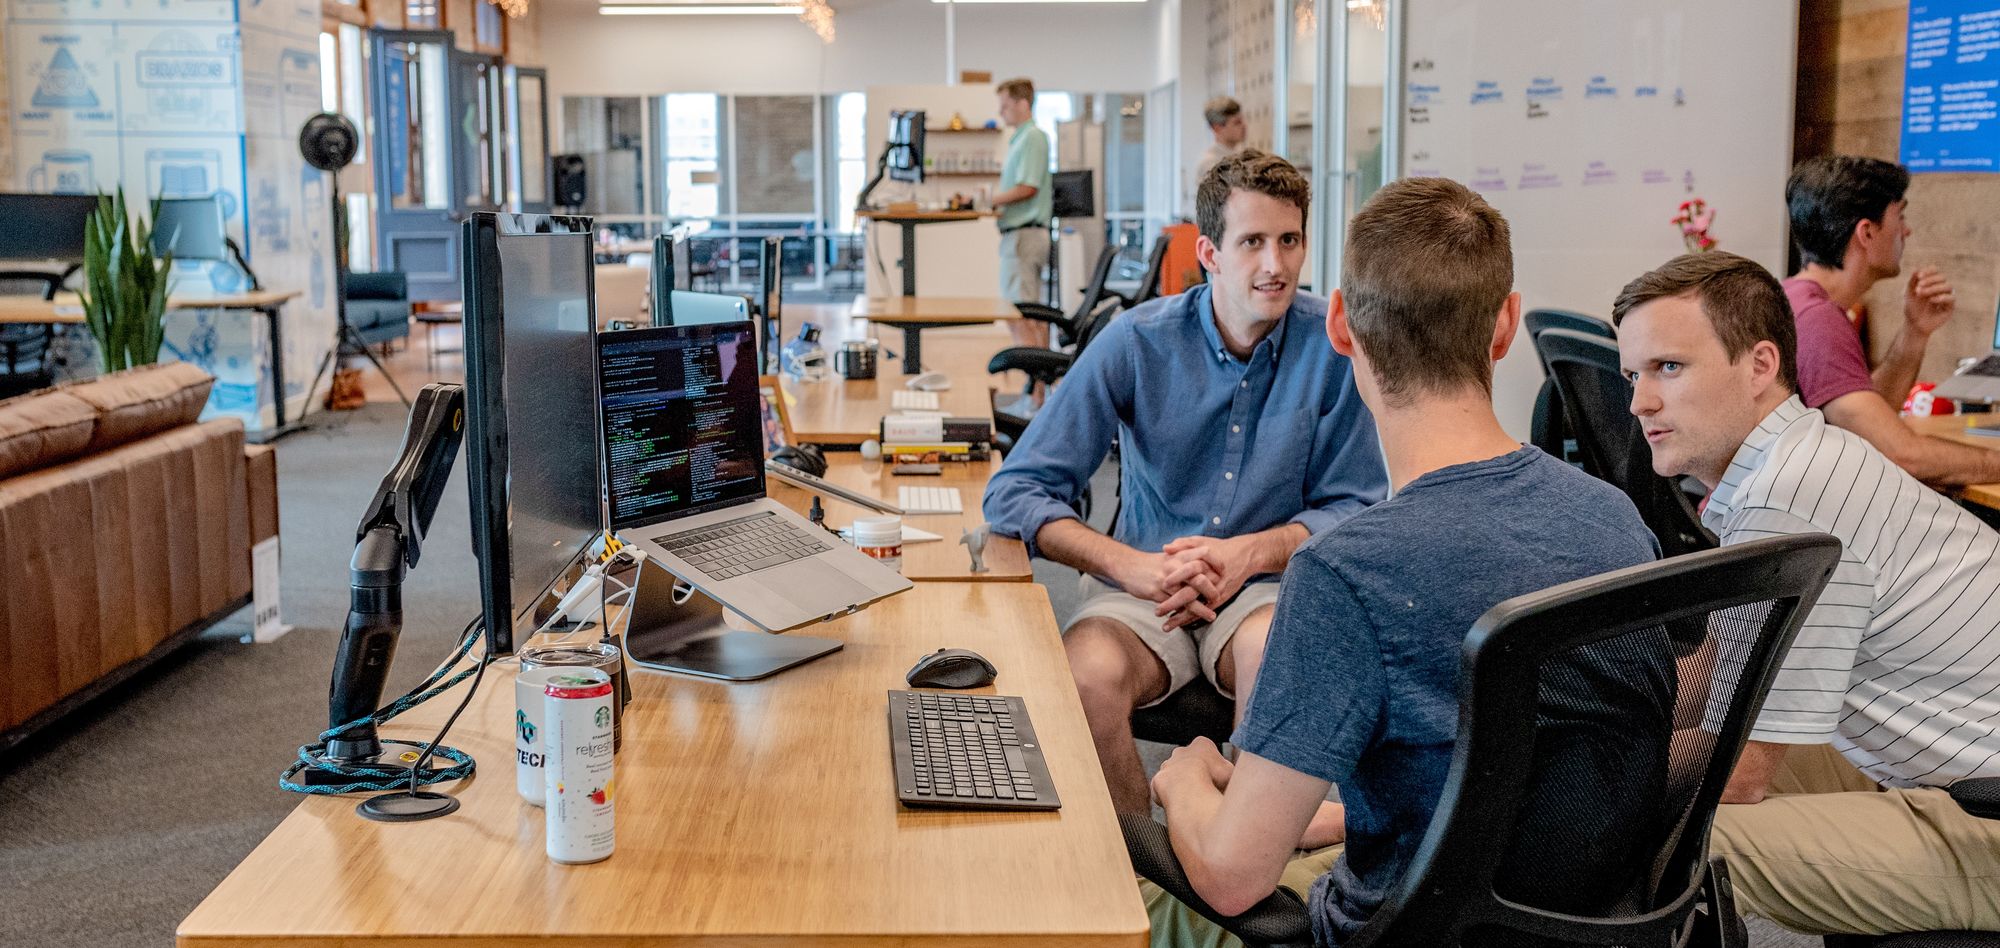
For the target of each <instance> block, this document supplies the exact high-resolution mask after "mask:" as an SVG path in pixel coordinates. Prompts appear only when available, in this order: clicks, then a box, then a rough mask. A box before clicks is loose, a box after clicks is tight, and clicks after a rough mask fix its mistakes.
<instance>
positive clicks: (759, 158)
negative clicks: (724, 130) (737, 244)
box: [730, 96, 819, 220]
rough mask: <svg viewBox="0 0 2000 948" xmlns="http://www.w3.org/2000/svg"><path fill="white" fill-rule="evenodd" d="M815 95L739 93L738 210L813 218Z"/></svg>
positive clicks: (736, 119) (735, 127)
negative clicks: (748, 94)
mask: <svg viewBox="0 0 2000 948" xmlns="http://www.w3.org/2000/svg"><path fill="white" fill-rule="evenodd" d="M814 118H815V116H814V101H813V97H812V96H737V97H736V99H735V115H734V121H732V122H731V125H730V127H731V130H732V131H733V132H734V133H735V134H734V136H733V141H732V145H733V147H732V148H731V149H730V151H731V154H732V156H733V157H734V161H732V162H731V166H732V170H733V172H734V173H733V174H732V175H731V180H732V181H733V182H734V183H735V192H736V193H735V204H736V207H735V212H736V215H737V216H738V217H747V216H750V215H757V214H765V215H773V214H775V215H784V216H786V217H792V218H801V217H802V218H805V219H808V220H810V219H812V218H814V217H816V216H817V215H818V211H819V202H818V200H817V199H816V197H817V196H816V195H815V194H814V189H813V186H814V184H815V183H816V182H817V181H818V180H819V174H818V169H817V168H816V167H815V165H814V161H813V155H814V152H815V151H816V150H817V149H816V146H817V144H818V143H817V142H816V141H815V140H814V139H815V138H817V137H818V136H817V135H816V134H815V133H814V127H815V126H814V121H813V120H814Z"/></svg>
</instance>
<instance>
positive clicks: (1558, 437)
mask: <svg viewBox="0 0 2000 948" xmlns="http://www.w3.org/2000/svg"><path fill="white" fill-rule="evenodd" d="M1521 322H1522V324H1523V325H1525V326H1527V327H1528V340H1529V342H1531V343H1532V342H1534V340H1536V339H1539V338H1541V335H1542V330H1544V329H1567V330H1569V331H1571V332H1580V333H1583V334H1585V335H1591V336H1603V337H1604V338H1606V339H1616V338H1618V331H1617V330H1616V329H1613V328H1612V326H1611V324H1610V323H1607V322H1605V321H1604V320H1601V319H1598V318H1597V317H1595V316H1586V315H1584V314H1582V313H1573V312H1570V311H1569V310H1566V309H1531V310H1529V311H1528V314H1527V315H1526V316H1523V317H1521ZM1535 357H1536V358H1537V359H1540V358H1541V351H1540V349H1539V348H1538V349H1537V350H1536V352H1535ZM1542 376H1543V378H1542V388H1541V391H1539V392H1536V393H1535V415H1534V420H1533V421H1531V422H1530V423H1529V435H1528V440H1529V441H1530V442H1531V443H1532V444H1534V446H1535V447H1538V448H1541V449H1542V450H1543V451H1545V452H1547V453H1548V454H1549V455H1550V456H1551V457H1555V458H1559V459H1561V460H1564V461H1570V462H1572V463H1574V462H1575V461H1576V439H1574V438H1572V437H1570V433H1569V424H1568V422H1567V421H1566V420H1565V419H1564V418H1563V407H1562V396H1561V395H1559V394H1557V392H1556V382H1555V378H1554V377H1553V376H1552V375H1551V374H1550V372H1549V364H1548V362H1547V361H1543V362H1542Z"/></svg>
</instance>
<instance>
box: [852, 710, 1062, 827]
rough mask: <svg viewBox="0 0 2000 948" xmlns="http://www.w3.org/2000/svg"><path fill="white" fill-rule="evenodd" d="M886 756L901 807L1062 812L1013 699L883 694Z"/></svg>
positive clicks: (1032, 732) (1038, 747)
mask: <svg viewBox="0 0 2000 948" xmlns="http://www.w3.org/2000/svg"><path fill="white" fill-rule="evenodd" d="M889 754H890V756H891V757H892V758H894V760H895V767H896V799H898V800H900V801H902V803H903V805H904V806H934V807H953V808H965V809H980V810H988V809H991V810H1059V809H1061V808H1062V801H1061V800H1059V799H1057V798H1056V786H1055V782H1054V781H1052V780H1050V779H1049V767H1048V763H1047V762H1046V761H1045V760H1043V759H1042V748H1041V744H1040V742H1039V741H1038V740H1036V738H1035V728H1034V726H1033V725H1031V724H1029V723H1028V708H1027V706H1026V705H1024V704H1022V703H1021V699H1019V698H1013V697H1006V696H1003V695H956V694H940V693H938V692H933V691H891V692H889Z"/></svg>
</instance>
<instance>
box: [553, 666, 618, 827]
mask: <svg viewBox="0 0 2000 948" xmlns="http://www.w3.org/2000/svg"><path fill="white" fill-rule="evenodd" d="M542 695H543V697H542V736H543V742H544V743H543V750H544V752H545V755H546V760H545V762H544V764H543V768H542V778H543V782H542V789H543V793H542V799H543V801H544V805H543V816H544V819H545V825H546V827H547V834H546V835H547V837H548V853H549V858H550V859H551V860H554V861H556V862H559V863H568V864H573V863H585V862H597V861H599V860H601V859H606V858H608V857H610V855H611V849H612V843H613V839H614V828H615V826H614V823H613V819H612V795H613V790H612V773H611V771H612V751H613V749H614V744H613V741H612V730H611V727H612V710H611V702H612V701H613V700H615V699H614V698H613V696H612V687H611V676H610V675H607V674H605V673H604V672H602V671H599V670H598V669H595V668H569V669H564V670H563V671H562V672H561V673H560V674H557V675H554V676H552V677H550V678H549V679H548V684H547V685H546V686H545V687H544V689H543V691H542Z"/></svg>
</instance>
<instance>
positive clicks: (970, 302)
mask: <svg viewBox="0 0 2000 948" xmlns="http://www.w3.org/2000/svg"><path fill="white" fill-rule="evenodd" d="M848 314H849V315H851V316H853V317H854V318H856V319H865V320H868V321H870V322H877V323H888V324H894V325H901V324H904V323H925V324H934V325H939V326H951V325H963V324H967V323H990V322H994V321H996V320H1003V319H1020V318H1021V311H1020V310H1018V309H1015V308H1014V304H1012V303H1009V302H1007V301H1006V300H1003V299H1001V298H999V297H997V296H857V297H855V298H854V306H853V308H851V309H849V310H848Z"/></svg>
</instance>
